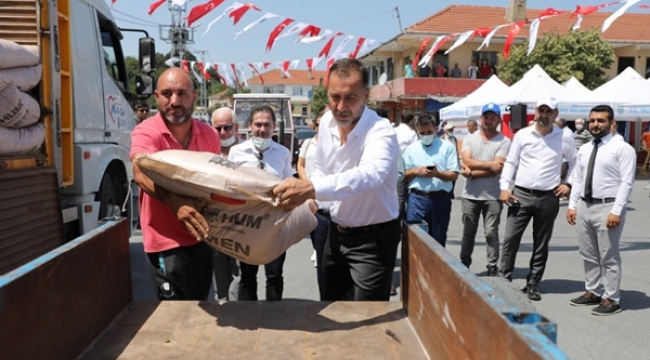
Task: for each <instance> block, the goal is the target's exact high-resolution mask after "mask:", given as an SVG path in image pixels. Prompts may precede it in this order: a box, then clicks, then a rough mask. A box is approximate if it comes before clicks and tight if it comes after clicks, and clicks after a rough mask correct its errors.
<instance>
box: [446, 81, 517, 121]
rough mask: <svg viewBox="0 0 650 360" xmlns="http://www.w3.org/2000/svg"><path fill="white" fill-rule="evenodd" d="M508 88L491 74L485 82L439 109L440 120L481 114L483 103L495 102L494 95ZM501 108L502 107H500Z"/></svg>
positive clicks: (465, 117)
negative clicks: (456, 100)
mask: <svg viewBox="0 0 650 360" xmlns="http://www.w3.org/2000/svg"><path fill="white" fill-rule="evenodd" d="M507 90H508V85H506V84H505V83H504V82H503V81H501V80H500V79H499V78H498V77H497V76H496V75H492V76H491V77H490V78H489V79H488V80H487V81H486V82H484V83H483V85H481V86H480V87H479V88H478V89H476V90H474V92H472V93H471V94H469V95H467V96H466V97H464V98H463V99H462V100H460V101H458V102H456V103H454V104H452V105H449V106H447V107H444V108H442V109H440V119H442V120H447V121H449V120H463V121H467V120H468V119H469V118H472V117H474V118H477V117H479V116H481V108H482V107H483V105H485V104H487V103H490V102H495V103H496V101H494V100H493V99H494V97H495V95H498V94H503V93H505V92H506V91H507ZM502 110H503V109H502Z"/></svg>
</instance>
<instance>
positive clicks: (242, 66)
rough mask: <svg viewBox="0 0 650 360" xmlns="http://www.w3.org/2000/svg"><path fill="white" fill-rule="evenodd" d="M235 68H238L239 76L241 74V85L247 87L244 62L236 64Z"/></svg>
mask: <svg viewBox="0 0 650 360" xmlns="http://www.w3.org/2000/svg"><path fill="white" fill-rule="evenodd" d="M237 69H238V70H239V76H241V78H242V85H244V87H246V88H247V87H248V81H247V80H246V70H245V65H244V64H238V68H237Z"/></svg>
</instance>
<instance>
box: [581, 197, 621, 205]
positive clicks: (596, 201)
mask: <svg viewBox="0 0 650 360" xmlns="http://www.w3.org/2000/svg"><path fill="white" fill-rule="evenodd" d="M582 201H584V202H586V203H587V204H609V203H613V202H614V201H616V198H604V199H598V198H591V199H587V198H584V197H583V198H582Z"/></svg>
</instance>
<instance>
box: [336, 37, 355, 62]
mask: <svg viewBox="0 0 650 360" xmlns="http://www.w3.org/2000/svg"><path fill="white" fill-rule="evenodd" d="M352 39H354V35H348V36H346V37H345V38H344V39H343V40H341V42H340V43H339V45H338V46H337V47H336V49H335V50H334V52H333V53H332V57H333V58H335V59H338V58H339V57H340V56H341V55H343V49H344V48H345V45H347V44H348V43H349V42H350V41H352ZM345 57H348V55H347V54H345Z"/></svg>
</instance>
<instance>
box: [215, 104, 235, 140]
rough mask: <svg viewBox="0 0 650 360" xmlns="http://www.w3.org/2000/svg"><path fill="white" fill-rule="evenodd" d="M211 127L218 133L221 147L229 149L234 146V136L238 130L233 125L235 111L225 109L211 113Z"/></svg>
mask: <svg viewBox="0 0 650 360" xmlns="http://www.w3.org/2000/svg"><path fill="white" fill-rule="evenodd" d="M212 127H214V128H215V129H216V130H217V132H218V133H219V139H221V146H222V147H229V146H231V145H232V144H234V141H233V140H235V139H234V136H235V134H237V130H239V126H237V124H236V123H235V111H234V110H233V109H231V108H227V107H222V108H218V109H217V110H215V111H213V112H212ZM231 139H232V140H231ZM229 140H230V141H229Z"/></svg>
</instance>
